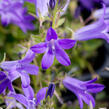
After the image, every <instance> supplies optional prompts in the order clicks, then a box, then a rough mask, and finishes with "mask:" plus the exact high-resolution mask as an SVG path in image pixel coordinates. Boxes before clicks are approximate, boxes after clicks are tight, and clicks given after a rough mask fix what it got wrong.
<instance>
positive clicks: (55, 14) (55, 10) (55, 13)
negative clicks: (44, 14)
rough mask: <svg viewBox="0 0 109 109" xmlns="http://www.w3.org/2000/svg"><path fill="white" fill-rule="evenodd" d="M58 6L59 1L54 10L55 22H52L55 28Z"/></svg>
mask: <svg viewBox="0 0 109 109" xmlns="http://www.w3.org/2000/svg"><path fill="white" fill-rule="evenodd" d="M57 8H58V3H56V6H55V9H54V12H53V15H54V17H53V24H52V28H55V23H56V17H57Z"/></svg>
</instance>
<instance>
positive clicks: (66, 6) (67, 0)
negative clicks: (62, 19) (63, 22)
mask: <svg viewBox="0 0 109 109" xmlns="http://www.w3.org/2000/svg"><path fill="white" fill-rule="evenodd" d="M69 3H70V0H66V4H65V6H64V8H63V9H62V12H61V13H60V14H61V15H63V14H64V13H65V12H66V10H67V8H68V5H69Z"/></svg>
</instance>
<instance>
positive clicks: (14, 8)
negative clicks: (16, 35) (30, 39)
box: [0, 0, 34, 32]
mask: <svg viewBox="0 0 109 109" xmlns="http://www.w3.org/2000/svg"><path fill="white" fill-rule="evenodd" d="M0 16H1V23H2V24H3V25H5V26H6V25H8V24H15V25H17V26H19V27H20V28H21V29H22V31H23V32H26V31H27V30H33V29H34V25H33V24H32V21H33V20H34V17H33V16H31V15H29V14H27V9H26V8H23V3H22V2H21V1H18V0H16V1H15V0H0Z"/></svg>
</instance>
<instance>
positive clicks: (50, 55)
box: [31, 28, 76, 69]
mask: <svg viewBox="0 0 109 109" xmlns="http://www.w3.org/2000/svg"><path fill="white" fill-rule="evenodd" d="M75 43H76V41H75V40H71V39H58V36H57V34H56V32H55V30H54V29H52V28H49V29H48V32H47V36H46V39H45V42H42V43H39V44H37V45H34V46H32V47H31V50H32V51H33V52H35V53H44V52H45V54H44V56H43V58H42V68H43V69H48V68H49V67H50V66H51V65H52V64H53V61H54V57H56V59H57V60H58V61H59V63H61V64H63V65H65V66H69V65H70V64H71V62H70V59H69V56H68V55H67V54H66V53H65V51H64V49H70V48H72V47H73V46H74V45H75Z"/></svg>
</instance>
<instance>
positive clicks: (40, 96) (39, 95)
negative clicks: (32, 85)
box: [36, 87, 47, 105]
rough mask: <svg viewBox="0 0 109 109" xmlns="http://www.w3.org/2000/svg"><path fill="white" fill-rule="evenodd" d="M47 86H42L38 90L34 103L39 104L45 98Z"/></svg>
mask: <svg viewBox="0 0 109 109" xmlns="http://www.w3.org/2000/svg"><path fill="white" fill-rule="evenodd" d="M46 90H47V87H45V88H42V89H40V90H39V91H38V93H37V95H36V105H39V104H41V101H42V100H43V99H45V96H46Z"/></svg>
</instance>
